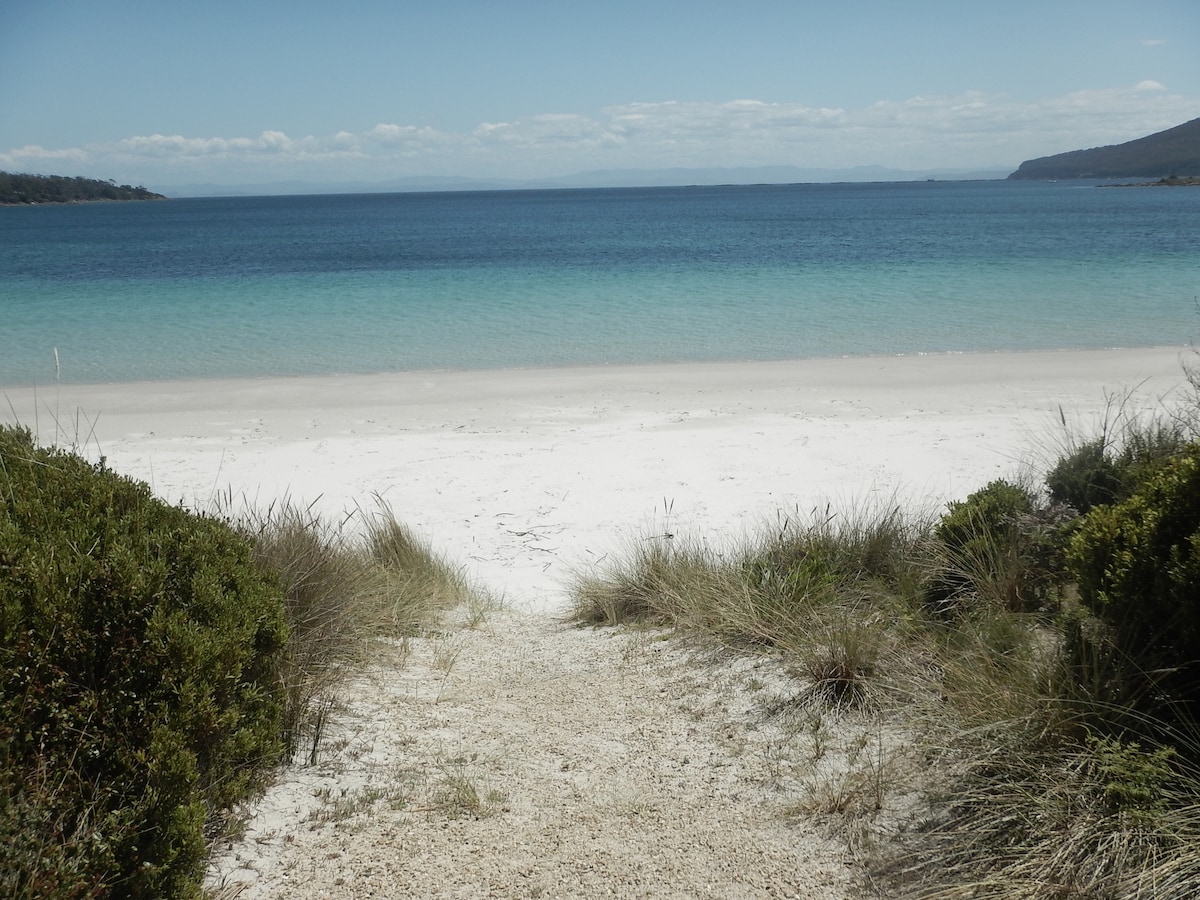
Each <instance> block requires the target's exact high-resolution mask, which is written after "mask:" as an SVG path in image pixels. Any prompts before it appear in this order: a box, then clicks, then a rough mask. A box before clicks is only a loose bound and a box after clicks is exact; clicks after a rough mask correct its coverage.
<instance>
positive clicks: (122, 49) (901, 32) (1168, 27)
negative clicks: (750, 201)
mask: <svg viewBox="0 0 1200 900" xmlns="http://www.w3.org/2000/svg"><path fill="white" fill-rule="evenodd" d="M3 34H4V39H3V51H2V52H0V169H5V170H9V171H23V172H55V173H60V172H61V173H67V174H86V175H91V176H95V177H102V178H113V179H115V180H117V181H119V182H126V181H129V182H134V183H144V184H146V185H147V186H149V187H156V186H166V185H176V184H187V183H199V182H206V181H207V182H217V183H223V184H242V183H254V182H266V181H272V180H284V179H302V180H308V181H314V182H320V181H346V180H359V179H361V180H368V181H370V180H383V179H390V178H400V177H406V176H425V175H460V176H470V177H486V178H497V177H511V178H536V177H545V176H558V175H566V174H571V173H574V172H579V171H586V170H592V169H625V168H659V167H674V166H684V167H711V166H757V165H797V166H802V167H842V166H857V165H882V166H889V167H894V168H901V169H915V170H923V169H934V168H943V169H944V168H956V169H977V168H986V167H999V168H1006V167H1007V168H1015V166H1016V165H1017V164H1018V163H1019V162H1021V161H1022V160H1023V159H1026V158H1029V157H1034V156H1042V155H1046V154H1050V153H1056V152H1060V151H1064V150H1072V149H1077V148H1080V147H1091V146H1097V145H1100V144H1108V143H1117V142H1120V141H1124V140H1129V139H1131V138H1134V137H1139V136H1141V135H1144V134H1149V133H1151V132H1153V131H1158V130H1161V129H1163V128H1167V127H1170V126H1173V125H1177V124H1180V123H1182V122H1184V121H1186V120H1189V119H1192V118H1196V117H1197V116H1200V3H1198V2H1197V0H1138V2H1114V0H1086V2H1074V0H1062V2H1056V0H1041V2H1023V0H1014V2H1009V3H993V4H986V5H985V4H977V3H970V2H965V0H953V2H942V0H908V2H902V0H890V2H883V0H860V2H855V0H843V2H840V3H832V2H828V0H826V2H822V3H809V2H802V0H791V2H756V0H743V2H736V3H735V2H729V0H725V2H707V0H693V2H688V3H684V2H656V0H641V2H627V0H607V2H586V3H585V2H569V0H559V2H520V0H518V2H503V0H496V2H491V3H481V2H466V0H438V2H406V0H392V2H372V0H341V2H339V3H333V2H324V3H314V2H306V0H292V2H288V3H284V2H270V3H268V2H258V0H241V2H226V0H206V2H203V3H199V2H187V3H184V2H177V0H156V2H121V0H6V3H5V11H4V16H3Z"/></svg>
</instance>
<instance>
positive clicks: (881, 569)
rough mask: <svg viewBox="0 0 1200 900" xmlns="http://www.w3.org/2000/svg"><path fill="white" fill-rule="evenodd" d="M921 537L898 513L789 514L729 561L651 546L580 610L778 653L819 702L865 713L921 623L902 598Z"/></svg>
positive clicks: (916, 576) (707, 550) (593, 581)
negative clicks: (891, 661) (880, 679)
mask: <svg viewBox="0 0 1200 900" xmlns="http://www.w3.org/2000/svg"><path fill="white" fill-rule="evenodd" d="M921 534H922V529H921V527H920V526H914V525H912V524H911V523H909V522H907V521H906V520H905V519H904V517H903V516H902V515H901V513H900V511H899V509H898V508H895V507H892V508H889V509H885V510H883V511H881V512H879V513H878V514H869V513H864V514H861V515H853V516H848V517H845V518H842V517H839V516H837V515H835V514H834V513H833V512H832V510H831V509H829V508H826V509H824V510H817V511H814V513H813V515H812V516H811V517H810V518H809V520H807V521H805V520H802V519H796V518H791V517H789V518H786V519H784V520H783V521H782V522H781V523H780V524H779V525H778V526H777V527H776V528H774V529H772V530H770V531H769V532H764V534H763V535H762V536H761V537H760V538H759V539H757V540H755V541H751V542H748V543H746V544H745V545H744V546H741V547H737V548H734V549H733V550H730V551H728V552H722V551H718V550H715V549H714V548H712V547H709V546H707V545H705V544H703V543H699V542H695V541H689V540H688V539H687V538H683V537H680V536H678V535H674V536H672V537H670V538H666V537H656V538H651V539H647V540H645V541H643V542H641V543H639V544H638V545H636V546H635V547H634V549H633V552H632V554H631V558H630V559H628V560H627V561H625V562H618V563H616V564H615V565H613V566H611V567H610V568H609V569H608V570H607V571H606V572H604V573H603V574H595V573H593V574H589V575H585V576H583V577H581V578H579V579H578V580H577V582H576V584H575V586H574V591H573V608H572V613H573V616H574V618H575V619H576V620H578V621H581V622H587V623H592V624H610V625H611V624H621V623H624V622H644V623H653V624H669V625H674V626H677V627H679V628H681V629H686V630H689V631H691V632H694V633H703V634H709V635H712V636H713V637H715V638H717V639H718V640H720V641H722V642H724V643H726V644H728V645H730V646H740V647H748V648H771V649H774V650H778V651H781V652H784V653H786V654H788V655H789V656H790V657H791V658H792V659H794V660H795V661H796V662H797V664H798V665H799V666H800V667H802V668H803V669H805V670H806V671H807V672H808V674H809V676H810V678H811V680H812V688H811V691H812V696H813V697H814V698H821V699H823V700H824V701H826V702H828V703H830V704H832V705H836V706H842V705H849V706H852V705H857V704H859V703H861V702H862V701H864V700H865V699H866V697H867V696H868V693H869V690H868V688H867V685H868V683H869V682H870V681H871V679H872V678H873V676H874V675H875V674H876V672H877V671H878V670H879V667H878V659H879V657H880V656H881V655H882V654H884V653H889V652H891V650H892V648H893V647H894V644H895V642H894V640H893V634H894V633H897V630H903V628H904V624H903V623H904V621H905V620H906V619H907V618H908V617H909V615H910V612H911V611H910V610H909V609H907V608H906V607H905V605H904V603H903V602H896V601H897V600H898V598H903V597H904V596H906V595H908V594H911V593H912V592H913V591H914V590H915V586H916V585H917V584H919V583H921V581H922V579H923V577H924V574H923V569H922V566H921V562H920V554H919V550H918V548H919V545H920V541H921V538H920V535H921Z"/></svg>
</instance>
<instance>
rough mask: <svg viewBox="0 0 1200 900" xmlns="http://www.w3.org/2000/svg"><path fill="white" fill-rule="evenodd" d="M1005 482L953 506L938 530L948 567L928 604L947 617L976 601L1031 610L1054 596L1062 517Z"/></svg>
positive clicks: (939, 574) (943, 567)
mask: <svg viewBox="0 0 1200 900" xmlns="http://www.w3.org/2000/svg"><path fill="white" fill-rule="evenodd" d="M1061 513H1062V510H1061V508H1060V507H1042V506H1038V505H1037V504H1036V503H1035V502H1034V498H1033V497H1032V496H1031V495H1030V493H1029V491H1027V490H1026V489H1025V488H1023V487H1020V486H1019V485H1015V484H1013V483H1011V482H1009V481H1005V480H1003V479H997V480H995V481H992V482H990V483H988V484H987V485H986V486H984V487H983V488H981V489H980V490H978V491H975V493H973V494H971V495H970V496H968V497H967V499H966V500H962V501H959V502H955V503H951V504H949V507H948V508H947V511H946V514H945V515H944V516H943V517H942V519H941V521H940V522H938V524H937V527H936V528H935V529H934V536H935V538H936V539H937V542H938V544H939V545H940V549H941V554H942V557H943V559H942V565H941V567H940V569H939V571H937V572H936V574H935V575H934V577H933V578H932V579H931V582H930V584H929V585H927V587H926V591H925V598H926V602H928V603H929V604H931V605H932V606H933V607H935V608H936V609H938V610H939V611H942V612H947V611H961V610H962V609H964V608H966V607H970V606H972V605H978V603H975V604H971V603H965V601H967V600H968V599H970V600H974V601H982V602H983V603H985V604H988V605H992V606H996V607H999V608H1003V609H1007V610H1010V611H1012V612H1032V611H1035V610H1037V609H1039V608H1040V607H1041V606H1043V605H1044V604H1045V603H1046V601H1047V600H1048V599H1049V598H1050V596H1051V595H1052V592H1053V590H1054V586H1055V584H1056V582H1057V580H1058V575H1057V572H1058V570H1059V568H1060V564H1059V562H1058V557H1059V556H1060V550H1061V546H1062V541H1063V538H1062V533H1063V524H1064V517H1063V515H1062V514H1061Z"/></svg>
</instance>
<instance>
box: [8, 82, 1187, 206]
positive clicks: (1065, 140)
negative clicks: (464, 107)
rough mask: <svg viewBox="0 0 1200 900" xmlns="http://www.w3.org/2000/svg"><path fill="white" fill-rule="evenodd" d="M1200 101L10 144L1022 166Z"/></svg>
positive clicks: (103, 158) (993, 102) (150, 178)
mask: <svg viewBox="0 0 1200 900" xmlns="http://www.w3.org/2000/svg"><path fill="white" fill-rule="evenodd" d="M1197 115H1200V98H1195V97H1186V96H1182V95H1179V94H1176V93H1172V92H1171V91H1170V90H1168V89H1167V88H1166V87H1165V86H1164V85H1162V84H1160V83H1158V82H1156V81H1150V80H1147V81H1142V82H1140V83H1139V84H1136V85H1134V86H1131V87H1128V88H1112V89H1103V90H1084V91H1077V92H1074V93H1070V94H1066V95H1063V96H1058V97H1052V98H1048V99H1044V100H1041V101H1038V102H1022V101H1017V100H1014V99H1012V98H1011V97H1008V96H1007V95H1003V94H987V93H981V92H966V93H962V94H957V95H930V96H918V97H911V98H908V99H905V100H898V101H896V100H881V101H879V102H877V103H873V104H871V105H870V106H867V107H864V108H859V109H840V108H826V107H816V106H809V105H805V104H802V103H779V102H765V101H761V100H751V99H747V100H734V101H729V102H720V103H705V102H675V101H662V102H637V103H627V104H621V105H616V106H610V107H607V108H605V109H602V110H600V111H599V112H597V113H595V114H590V115H583V114H577V113H543V114H537V115H530V116H526V117H523V118H520V119H515V120H512V121H503V122H484V123H480V124H479V125H477V126H476V127H475V128H473V129H471V130H470V131H469V132H453V131H442V130H439V129H437V128H434V127H430V126H424V125H407V124H390V123H380V124H376V125H374V126H373V127H371V128H368V129H366V130H363V131H357V132H354V131H338V132H336V133H334V134H331V135H326V136H317V135H307V136H303V137H292V136H289V135H287V134H285V133H283V132H281V131H272V130H265V131H262V132H261V133H260V134H258V135H257V136H253V137H188V136H184V135H178V134H175V135H164V134H148V135H138V136H134V137H128V138H125V139H122V140H118V141H110V142H100V143H94V144H87V145H84V146H81V147H68V148H44V147H40V146H26V147H19V148H15V149H11V150H7V151H0V169H5V170H8V171H22V172H48V171H56V172H64V170H65V169H70V170H71V171H70V172H67V173H66V174H74V173H75V172H76V171H79V172H80V173H87V174H94V175H96V176H97V177H114V178H117V179H118V180H121V181H127V180H128V181H136V182H140V183H146V184H150V185H152V184H153V182H155V181H160V182H163V183H171V182H181V181H204V180H214V181H220V182H224V183H229V184H236V183H239V182H245V181H266V180H275V179H289V178H301V179H326V180H329V179H337V180H348V179H384V178H398V177H404V176H428V175H463V176H471V177H487V178H504V177H510V178H536V177H553V176H558V175H566V174H570V173H573V172H578V171H583V170H589V169H621V168H657V167H677V166H678V167H693V166H695V167H712V166H755V165H796V166H802V167H847V166H857V165H883V166H889V167H893V168H899V169H914V170H921V169H933V168H959V169H972V168H983V167H1002V168H1003V167H1013V168H1015V167H1016V165H1017V163H1019V162H1021V161H1022V160H1024V159H1027V158H1030V157H1035V156H1044V155H1048V154H1052V153H1058V152H1062V151H1065V150H1075V149H1080V148H1085V147H1092V146H1098V145H1102V144H1112V143H1120V142H1122V141H1125V140H1129V139H1132V138H1135V137H1140V136H1142V135H1145V134H1149V133H1152V132H1154V131H1159V130H1161V129H1163V128H1169V127H1171V126H1173V125H1178V124H1180V123H1181V122H1184V121H1186V120H1188V119H1191V118H1194V117H1196V116H1197Z"/></svg>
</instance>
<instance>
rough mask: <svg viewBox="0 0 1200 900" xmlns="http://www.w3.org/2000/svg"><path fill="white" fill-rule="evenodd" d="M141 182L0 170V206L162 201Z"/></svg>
mask: <svg viewBox="0 0 1200 900" xmlns="http://www.w3.org/2000/svg"><path fill="white" fill-rule="evenodd" d="M165 199H166V197H164V196H163V195H162V194H155V193H154V192H152V191H148V190H146V189H145V188H144V187H142V186H141V185H138V186H137V187H132V186H130V185H128V184H121V185H118V184H116V183H115V182H112V181H99V180H97V179H95V178H82V177H74V178H71V177H67V176H65V175H18V174H13V173H12V172H0V205H21V204H31V203H84V202H88V201H92V200H165Z"/></svg>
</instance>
